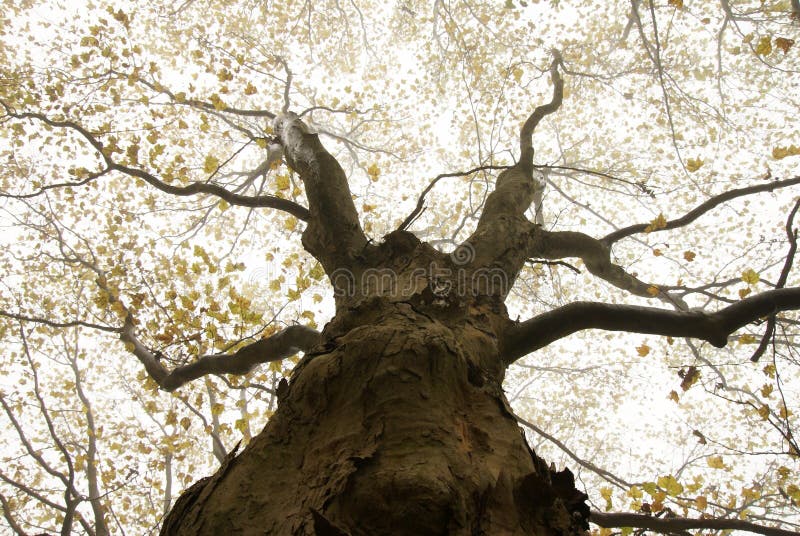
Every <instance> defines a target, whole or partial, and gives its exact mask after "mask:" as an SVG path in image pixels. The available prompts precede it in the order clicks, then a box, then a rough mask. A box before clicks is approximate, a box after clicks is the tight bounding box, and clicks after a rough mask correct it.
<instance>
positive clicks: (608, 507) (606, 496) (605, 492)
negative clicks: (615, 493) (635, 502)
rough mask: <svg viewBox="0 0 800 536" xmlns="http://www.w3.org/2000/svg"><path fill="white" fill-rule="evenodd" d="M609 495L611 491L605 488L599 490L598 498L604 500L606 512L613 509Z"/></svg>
mask: <svg viewBox="0 0 800 536" xmlns="http://www.w3.org/2000/svg"><path fill="white" fill-rule="evenodd" d="M611 493H612V489H611V488H609V487H607V486H603V487H602V488H600V496H601V497H602V498H604V499H605V500H606V512H608V511H609V510H611V508H612V507H613V504H612V503H611Z"/></svg>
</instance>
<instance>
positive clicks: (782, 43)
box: [775, 37, 794, 54]
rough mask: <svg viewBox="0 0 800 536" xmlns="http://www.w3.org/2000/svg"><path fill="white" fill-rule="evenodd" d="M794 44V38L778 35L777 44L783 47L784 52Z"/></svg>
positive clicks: (780, 47)
mask: <svg viewBox="0 0 800 536" xmlns="http://www.w3.org/2000/svg"><path fill="white" fill-rule="evenodd" d="M792 45H794V39H787V38H786V37H776V38H775V46H776V47H778V48H779V49H781V51H782V52H783V53H784V54H787V53H788V52H789V49H790V48H792Z"/></svg>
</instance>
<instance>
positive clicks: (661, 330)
mask: <svg viewBox="0 0 800 536" xmlns="http://www.w3.org/2000/svg"><path fill="white" fill-rule="evenodd" d="M794 309H800V288H798V287H792V288H785V289H777V290H770V291H767V292H763V293H761V294H756V295H755V296H751V297H749V298H746V299H744V300H741V301H739V302H737V303H735V304H733V305H729V306H728V307H725V308H724V309H721V310H719V311H717V312H716V313H707V312H704V311H669V310H665V309H657V308H654V307H641V306H637V305H616V304H609V303H596V302H574V303H570V304H568V305H565V306H563V307H559V308H558V309H553V310H552V311H548V312H546V313H543V314H540V315H538V316H535V317H533V318H531V319H530V320H526V321H524V322H521V323H518V324H516V325H515V326H513V327H512V328H510V329H509V330H508V331H507V332H506V333H505V335H504V337H503V340H502V354H503V357H504V359H505V361H506V363H512V362H514V361H515V360H516V359H519V358H520V357H522V356H524V355H526V354H528V353H530V352H533V351H535V350H538V349H540V348H543V347H545V346H547V345H548V344H550V343H552V342H555V341H557V340H559V339H562V338H564V337H567V336H568V335H571V334H573V333H575V332H577V331H581V330H584V329H603V330H608V331H629V332H633V333H649V334H653V335H666V336H671V337H691V338H695V339H700V340H704V341H707V342H709V343H711V344H712V345H714V346H716V347H718V348H722V347H723V346H725V345H726V344H727V342H728V335H730V334H731V333H733V332H734V331H736V330H737V329H739V328H741V327H742V326H744V325H746V324H748V323H750V322H753V321H756V320H758V319H759V318H762V317H764V316H767V315H770V314H774V313H776V312H778V311H787V310H794Z"/></svg>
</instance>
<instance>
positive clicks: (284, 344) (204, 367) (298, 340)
mask: <svg viewBox="0 0 800 536" xmlns="http://www.w3.org/2000/svg"><path fill="white" fill-rule="evenodd" d="M128 318H130V317H128ZM120 339H122V341H123V342H125V343H127V344H128V345H129V349H130V350H131V352H133V354H134V355H135V356H136V357H137V358H138V359H139V361H140V362H141V363H142V364H143V365H144V367H145V369H146V370H147V373H148V374H149V375H150V377H151V378H153V380H155V382H156V383H157V384H158V385H159V387H161V388H162V389H163V390H165V391H174V390H175V389H177V388H179V387H181V386H182V385H185V384H187V383H189V382H190V381H192V380H196V379H197V378H201V377H203V376H206V375H208V374H238V375H242V374H247V373H248V372H250V370H252V369H253V368H254V367H255V366H256V365H259V364H262V363H269V362H271V361H279V360H281V359H286V358H287V357H290V356H293V355H294V354H296V353H298V352H306V351H308V350H309V349H310V348H312V347H313V346H315V345H316V344H317V342H318V341H319V332H318V331H316V330H314V329H312V328H309V327H306V326H300V325H294V326H289V327H287V328H285V329H283V330H281V331H279V332H278V333H276V334H274V335H272V336H271V337H268V338H266V339H260V340H258V341H256V342H253V343H251V344H248V345H247V346H244V347H243V348H240V349H239V350H237V351H236V352H234V353H233V354H214V355H204V356H201V357H200V358H198V359H197V361H195V362H193V363H189V364H188V365H183V366H180V367H177V368H175V369H173V370H171V371H169V370H167V368H166V367H164V365H162V364H161V361H160V359H159V356H157V355H156V354H155V353H153V352H152V351H151V350H150V349H149V348H147V347H146V346H145V345H144V344H143V343H142V342H141V341H140V340H139V339H138V338H137V337H136V334H135V331H134V326H133V322H131V321H129V320H128V319H126V321H125V327H124V328H123V330H122V334H121V335H120Z"/></svg>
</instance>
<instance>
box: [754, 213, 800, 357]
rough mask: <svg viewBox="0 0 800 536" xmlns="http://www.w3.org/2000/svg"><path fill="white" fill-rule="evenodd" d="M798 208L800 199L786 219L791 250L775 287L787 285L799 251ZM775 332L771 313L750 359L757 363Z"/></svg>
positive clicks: (773, 317) (773, 318) (773, 316)
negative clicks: (795, 220)
mask: <svg viewBox="0 0 800 536" xmlns="http://www.w3.org/2000/svg"><path fill="white" fill-rule="evenodd" d="M798 208H800V199H798V200H797V202H796V203H795V204H794V208H792V210H791V212H790V213H789V217H788V218H787V220H786V238H787V239H788V240H789V251H788V253H787V254H786V260H785V261H784V263H783V269H782V270H781V275H780V276H779V277H778V282H777V283H776V284H775V288H784V287H785V286H786V280H787V279H788V278H789V272H790V271H791V270H792V265H793V264H794V255H795V253H796V252H797V229H794V228H793V227H794V217H795V215H796V214H797V209H798ZM774 334H775V315H770V316H769V318H767V329H766V330H764V335H763V336H762V337H761V342H760V343H758V348H756V351H755V352H753V355H752V356H750V361H752V362H753V363H755V362H757V361H758V360H759V359H760V358H761V356H762V355H764V352H765V351H766V350H767V347H768V346H769V343H770V341H772V336H773V335H774Z"/></svg>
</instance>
